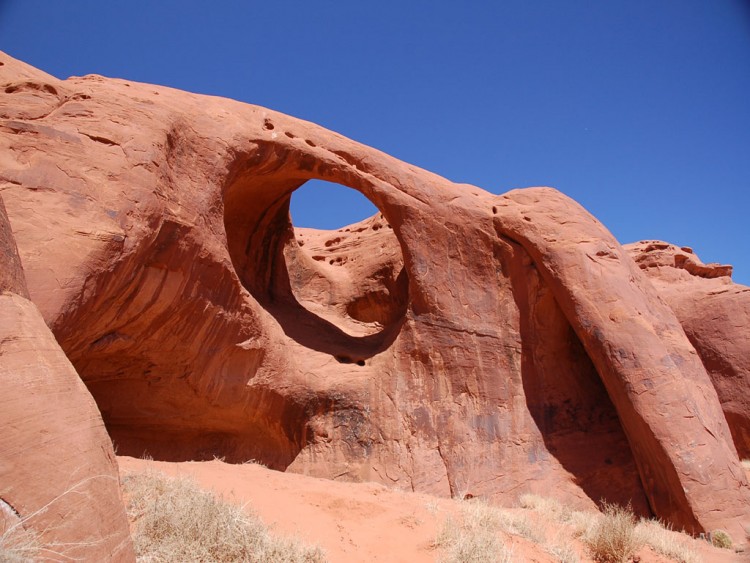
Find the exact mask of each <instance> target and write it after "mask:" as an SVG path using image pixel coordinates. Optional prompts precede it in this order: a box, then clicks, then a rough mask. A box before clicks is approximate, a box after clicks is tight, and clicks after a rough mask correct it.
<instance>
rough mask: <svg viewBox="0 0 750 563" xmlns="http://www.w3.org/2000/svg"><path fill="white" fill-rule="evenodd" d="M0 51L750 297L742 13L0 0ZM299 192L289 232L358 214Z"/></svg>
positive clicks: (337, 199) (748, 54) (676, 4)
mask: <svg viewBox="0 0 750 563" xmlns="http://www.w3.org/2000/svg"><path fill="white" fill-rule="evenodd" d="M0 49H2V50H4V51H6V52H8V53H9V54H10V55H12V56H14V57H17V58H20V59H22V60H24V61H26V62H28V63H30V64H32V65H34V66H37V67H39V68H41V69H43V70H45V71H47V72H49V73H51V74H53V75H55V76H58V77H60V78H65V77H67V76H70V75H83V74H91V73H96V74H102V75H106V76H115V77H121V78H127V79H130V80H134V81H142V82H151V83H156V84H163V85H167V86H173V87H176V88H181V89H184V90H189V91H193V92H201V93H207V94H214V95H220V96H226V97H229V98H234V99H237V100H241V101H245V102H249V103H253V104H259V105H262V106H266V107H269V108H272V109H275V110H278V111H282V112H284V113H288V114H290V115H293V116H296V117H300V118H303V119H307V120H310V121H313V122H316V123H318V124H320V125H322V126H324V127H327V128H329V129H333V130H335V131H338V132H340V133H342V134H344V135H346V136H348V137H350V138H352V139H355V140H357V141H360V142H363V143H365V144H368V145H371V146H373V147H376V148H378V149H380V150H383V151H385V152H387V153H389V154H392V155H394V156H396V157H398V158H400V159H402V160H405V161H407V162H411V163H413V164H416V165H418V166H421V167H423V168H427V169H428V170H431V171H433V172H436V173H438V174H441V175H443V176H446V177H447V178H450V179H451V180H454V181H459V182H468V183H471V184H475V185H477V186H480V187H482V188H484V189H486V190H489V191H491V192H495V193H502V192H504V191H507V190H508V189H511V188H515V187H525V186H538V185H548V186H554V187H556V188H558V189H560V190H562V191H563V192H565V193H566V194H568V195H569V196H571V197H573V198H574V199H576V200H577V201H579V202H580V203H581V204H583V205H584V206H585V207H586V208H588V209H589V211H591V212H592V213H593V214H594V215H596V216H597V217H598V218H599V219H600V220H601V221H602V222H603V223H604V224H605V225H607V226H608V227H609V229H610V230H611V231H612V232H613V233H614V235H615V236H616V237H617V238H618V239H619V240H620V241H621V242H632V241H635V240H640V239H661V240H667V241H669V242H673V243H675V244H678V245H681V246H685V245H687V246H691V247H693V248H694V249H695V251H696V252H697V253H698V255H699V256H700V257H701V258H702V259H703V260H704V261H705V262H722V263H731V264H734V265H735V274H734V279H735V281H738V282H740V283H745V284H748V285H750V246H749V245H750V227H749V226H748V213H750V3H749V2H747V1H742V0H658V1H654V0H607V1H601V0H600V1H596V0H590V1H583V0H565V1H562V0H507V1H503V0H496V1H493V0H485V1H472V0H465V1H462V2H459V1H457V0H456V1H453V2H447V1H440V0H429V1H428V0H398V1H396V0H378V1H377V2H371V1H368V0H349V1H344V0H341V1H338V2H334V1H331V0H315V1H311V0H307V1H304V2H301V1H285V0H266V1H265V2H257V1H252V0H245V1H221V0H214V1H211V2H209V1H202V2H199V1H188V0H180V1H176V0H162V1H153V0H152V1H145V0H129V1H127V2H108V1H102V0H86V1H84V0H75V1H73V0H70V1H52V0H44V1H42V0H0ZM326 193H327V192H326V191H325V190H320V189H319V190H309V189H304V188H303V189H301V190H300V191H299V192H298V193H296V194H295V196H294V197H293V208H292V215H293V217H294V221H295V224H297V225H300V226H316V227H319V228H333V227H338V226H341V225H343V224H346V223H349V222H353V221H355V220H359V219H362V218H363V217H365V216H366V215H368V214H369V213H370V211H371V210H372V208H369V207H368V206H367V205H366V202H365V203H363V202H362V201H361V200H360V196H359V195H358V194H356V193H355V192H353V191H352V190H343V189H342V190H338V191H334V192H332V193H333V199H332V200H331V199H330V198H325V197H323V196H324V195H325V194H326Z"/></svg>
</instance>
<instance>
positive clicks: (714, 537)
mask: <svg viewBox="0 0 750 563" xmlns="http://www.w3.org/2000/svg"><path fill="white" fill-rule="evenodd" d="M711 543H712V544H714V546H716V547H720V548H722V549H731V548H732V538H731V537H729V534H727V533H726V532H725V531H724V530H714V531H713V532H711Z"/></svg>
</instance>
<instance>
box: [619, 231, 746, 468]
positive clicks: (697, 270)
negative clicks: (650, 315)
mask: <svg viewBox="0 0 750 563" xmlns="http://www.w3.org/2000/svg"><path fill="white" fill-rule="evenodd" d="M625 249H626V250H627V251H628V252H629V253H630V254H631V256H632V257H633V258H634V260H635V262H636V263H637V264H638V265H639V266H640V267H641V269H643V270H644V272H645V273H646V274H647V275H648V277H649V278H650V279H651V282H652V283H653V284H654V287H656V289H657V290H658V291H659V294H660V295H661V296H662V297H663V298H664V299H665V300H666V301H667V303H668V304H669V306H670V307H671V308H672V309H673V310H674V312H675V314H676V315H677V318H678V319H679V320H680V323H681V324H682V327H683V328H684V329H685V333H686V334H687V337H688V338H689V339H690V342H691V343H692V344H693V346H695V349H696V351H697V352H698V355H699V356H700V358H701V360H702V362H703V365H704V366H705V367H706V370H707V371H708V374H709V375H710V376H711V380H712V381H713V384H714V387H715V388H716V391H717V393H718V395H719V400H720V401H721V406H722V409H723V410H724V416H725V417H726V419H727V422H728V423H729V429H730V430H731V431H732V436H733V438H734V443H735V445H736V446H737V450H738V451H739V453H740V457H742V458H750V287H747V286H744V285H739V284H735V283H732V280H731V277H730V276H731V274H732V267H731V266H725V265H720V264H703V262H701V260H700V259H699V258H698V257H697V256H696V255H695V253H694V252H693V251H692V249H690V248H687V247H682V248H679V247H677V246H674V245H671V244H668V243H665V242H661V241H643V242H639V243H635V244H630V245H627V246H625Z"/></svg>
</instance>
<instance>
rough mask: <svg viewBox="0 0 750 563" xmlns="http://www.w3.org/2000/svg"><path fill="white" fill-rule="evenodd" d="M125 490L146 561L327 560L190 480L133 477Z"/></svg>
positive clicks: (125, 480)
mask: <svg viewBox="0 0 750 563" xmlns="http://www.w3.org/2000/svg"><path fill="white" fill-rule="evenodd" d="M123 490H124V493H125V496H126V499H127V505H128V506H127V507H128V516H129V518H130V520H131V522H132V523H133V543H134V545H135V549H136V555H137V557H138V559H139V560H140V561H149V562H152V561H153V562H171V561H174V562H181V561H217V562H218V561H248V562H258V563H260V562H266V561H275V562H276V561H277V562H280V563H317V562H322V561H325V557H324V555H323V553H322V551H321V550H320V548H317V547H307V546H303V545H302V544H301V543H299V542H298V541H296V540H293V539H284V538H279V537H274V536H273V535H271V534H270V533H269V530H268V528H267V527H266V526H265V525H264V524H263V523H262V522H261V521H260V519H259V518H257V517H255V516H248V515H247V514H246V513H245V512H244V511H243V510H242V508H241V507H239V506H236V505H234V504H231V503H228V502H225V501H223V500H221V499H219V498H217V497H216V496H214V495H213V494H211V493H209V492H206V491H202V490H201V489H199V488H198V486H197V485H196V484H195V483H194V482H193V481H191V480H190V479H187V478H170V477H167V476H166V475H163V474H159V473H155V472H147V473H132V474H129V475H126V476H125V477H124V478H123Z"/></svg>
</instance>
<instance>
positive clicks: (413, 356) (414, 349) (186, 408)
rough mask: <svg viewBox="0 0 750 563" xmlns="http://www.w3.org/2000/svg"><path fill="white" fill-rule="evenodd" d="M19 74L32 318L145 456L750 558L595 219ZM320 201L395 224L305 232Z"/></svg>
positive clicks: (713, 426) (654, 330) (14, 86)
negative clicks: (306, 189)
mask: <svg viewBox="0 0 750 563" xmlns="http://www.w3.org/2000/svg"><path fill="white" fill-rule="evenodd" d="M0 59H1V60H2V62H4V63H5V64H4V65H3V66H2V67H0V78H2V80H3V82H4V84H5V87H4V92H5V93H4V94H2V95H0V146H2V154H3V156H2V157H0V158H2V161H0V181H1V182H3V183H2V190H3V196H4V197H5V199H6V205H7V209H8V215H9V217H10V220H11V224H12V226H13V233H14V235H15V238H16V241H17V242H18V248H19V253H20V257H21V261H22V263H23V267H24V270H25V273H26V279H27V282H28V289H29V294H30V296H31V299H32V300H33V301H34V303H36V304H37V306H38V307H39V309H40V310H41V311H42V314H43V315H44V319H45V321H46V322H47V324H48V325H49V326H50V327H51V329H52V331H53V332H54V334H55V337H56V338H57V340H58V342H59V343H60V345H61V346H62V348H63V350H64V351H65V353H66V354H67V356H68V357H69V358H70V360H71V361H72V363H73V365H74V366H75V367H76V369H77V371H78V373H79V374H80V375H81V378H82V379H83V380H84V381H85V383H86V385H87V386H88V388H89V390H90V391H91V393H92V394H93V396H94V398H95V399H96V401H97V404H98V405H99V408H100V409H101V412H102V415H103V418H104V421H105V423H106V425H107V429H108V431H109V433H110V435H111V436H112V438H113V439H114V440H115V442H116V443H117V444H118V448H119V451H120V452H122V453H125V454H131V455H141V454H142V453H144V452H145V453H149V454H150V455H152V456H154V457H155V458H159V459H165V460H181V459H210V458H211V457H213V456H221V457H225V458H226V460H227V461H235V462H242V461H246V460H248V459H256V460H260V461H262V462H263V463H265V464H267V465H268V466H270V467H272V468H275V469H280V470H289V471H297V472H302V473H307V474H311V475H316V476H323V477H329V478H334V479H348V480H372V481H379V482H383V483H386V484H389V485H393V486H396V487H401V488H407V489H413V490H417V491H422V492H429V493H433V494H439V495H452V496H464V495H466V494H472V495H474V496H477V495H482V496H488V497H493V498H495V499H498V500H502V499H506V500H511V499H515V497H517V496H518V494H520V493H522V492H524V491H532V492H540V493H545V494H549V492H550V491H555V492H556V495H557V496H558V497H561V498H563V499H567V500H569V501H573V502H575V503H578V504H592V503H593V502H598V501H600V500H601V499H604V500H610V501H614V502H621V503H626V502H631V503H632V505H633V506H634V507H635V508H636V510H638V511H639V512H641V513H650V512H653V513H655V514H656V515H658V516H660V517H661V518H663V519H665V520H668V521H669V522H671V523H672V524H674V525H675V526H677V527H680V528H683V527H684V528H685V529H687V530H689V531H691V532H699V531H702V530H708V529H714V528H716V527H719V526H721V527H725V528H727V529H729V530H730V531H731V533H732V534H733V536H735V537H736V538H741V537H743V536H742V534H743V531H742V521H743V518H744V517H746V516H747V514H748V509H749V508H750V490H749V488H748V483H747V480H746V478H745V475H744V473H743V472H742V470H741V467H740V463H739V460H738V456H737V452H736V450H735V448H734V445H733V444H732V440H731V436H730V432H729V429H728V427H727V423H726V420H725V419H724V416H723V414H722V411H721V405H720V403H719V399H718V397H717V394H716V391H715V390H714V388H713V386H712V385H711V380H710V379H709V377H708V374H707V372H706V370H705V369H704V367H703V365H702V364H701V362H700V360H699V359H698V356H697V355H696V353H695V350H694V348H693V346H692V345H691V343H690V341H689V340H688V339H687V338H686V336H685V332H684V331H683V330H682V328H681V326H680V324H679V322H678V320H677V318H676V317H675V314H674V313H673V312H672V310H671V309H670V308H669V307H667V306H666V305H665V304H664V302H663V301H662V300H661V299H660V297H659V295H658V294H657V292H656V290H655V289H654V287H653V285H652V284H651V283H650V282H649V281H648V277H647V275H646V274H645V273H643V272H641V270H640V269H639V268H638V267H637V266H636V265H635V263H634V262H633V261H632V259H630V258H629V257H628V255H627V254H626V253H625V251H624V250H623V249H622V247H621V246H620V245H619V244H618V243H617V241H616V240H615V239H614V238H613V237H612V236H611V235H610V234H609V233H608V232H607V231H606V229H605V228H604V227H603V226H602V225H601V224H600V223H598V221H596V219H594V218H593V217H591V216H590V215H589V214H588V213H586V212H585V211H584V210H583V209H582V208H581V207H580V206H578V205H577V204H576V203H575V202H573V201H572V200H570V199H569V198H567V197H565V196H563V195H562V194H560V193H559V192H556V191H555V190H552V189H549V188H535V189H529V190H517V191H514V192H510V193H509V194H506V195H504V196H495V195H492V194H489V193H487V192H485V191H483V190H481V189H479V188H477V187H474V186H469V185H464V184H454V183H452V182H450V181H448V180H446V179H444V178H441V177H439V176H437V175H435V174H432V173H430V172H427V171H425V170H421V169H418V168H416V167H414V166H411V165H408V164H406V163H403V162H401V161H398V160H396V159H394V158H392V157H390V156H388V155H385V154H383V153H381V152H378V151H376V150H374V149H372V148H370V147H366V146H364V145H361V144H358V143H356V142H354V141H351V140H349V139H346V138H344V137H342V136H340V135H337V134H335V133H332V132H330V131H327V130H325V129H323V128H321V127H319V126H316V125H314V124H311V123H308V122H305V121H302V120H299V119H294V118H291V117H288V116H285V115H282V114H279V113H276V112H273V111H270V110H267V109H264V108H260V107H256V106H250V105H246V104H242V103H238V102H234V101H231V100H226V99H222V98H214V97H207V96H199V95H194V94H188V93H184V92H179V91H176V90H172V89H169V88H163V87H158V86H152V85H146V84H137V83H133V82H127V81H122V80H113V79H105V78H102V77H98V76H87V77H82V78H70V79H68V80H65V81H58V80H56V79H53V78H51V77H49V76H48V75H44V74H43V73H37V74H35V71H34V69H30V68H29V67H27V66H25V65H23V64H22V63H18V62H17V61H14V60H13V59H11V58H10V57H8V56H7V55H0ZM310 179H321V180H326V181H329V182H335V183H339V184H342V185H344V186H347V187H349V188H352V189H355V190H357V191H359V192H361V193H362V194H363V195H365V196H366V197H367V198H368V199H370V201H372V202H373V204H375V206H376V207H377V208H378V209H379V215H377V216H375V217H374V218H372V219H370V220H367V221H364V222H362V223H359V224H357V225H352V226H349V227H347V228H344V229H341V230H339V231H335V232H327V233H319V232H311V231H306V230H303V229H295V228H294V226H293V224H292V223H291V220H290V216H289V201H290V197H291V194H292V192H293V191H294V190H295V189H297V188H298V187H300V186H301V185H302V184H304V183H305V182H306V181H307V180H310ZM376 224H377V225H379V226H378V228H377V229H376V228H375V225H376Z"/></svg>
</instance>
